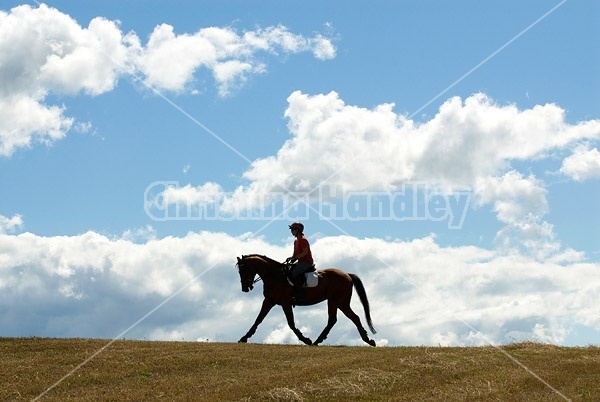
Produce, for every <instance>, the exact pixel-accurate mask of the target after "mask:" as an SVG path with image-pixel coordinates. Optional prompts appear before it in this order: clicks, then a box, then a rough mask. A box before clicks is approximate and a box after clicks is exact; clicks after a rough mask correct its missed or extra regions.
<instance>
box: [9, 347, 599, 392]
mask: <svg viewBox="0 0 600 402" xmlns="http://www.w3.org/2000/svg"><path fill="white" fill-rule="evenodd" d="M109 343H110V341H107V340H99V339H41V338H0V356H1V362H0V384H1V386H0V400H2V401H24V400H34V399H36V398H37V397H38V396H40V395H41V394H43V393H44V392H45V391H46V390H48V388H49V387H51V386H53V385H54V384H56V382H57V381H59V380H60V379H61V378H63V377H65V375H67V374H69V373H70V372H71V371H73V370H74V369H76V370H75V371H74V372H73V373H72V374H71V375H69V376H68V377H66V378H65V379H64V380H63V381H62V382H60V383H59V384H58V385H56V386H55V387H53V388H51V389H50V390H49V391H47V392H46V393H45V394H43V395H42V396H41V397H40V398H39V400H40V401H174V400H182V401H441V400H445V401H564V400H572V401H600V348H598V347H586V348H566V347H556V346H549V345H540V344H533V343H522V344H515V345H510V346H505V347H503V349H502V350H504V351H505V352H506V353H503V351H502V350H499V349H497V348H493V347H469V348H443V347H383V348H371V347H344V346H319V347H308V346H294V345H264V344H229V343H195V342H150V341H127V340H125V341H121V340H120V341H115V342H113V343H110V345H109V346H108V347H106V346H107V345H108V344H109ZM103 348H104V349H103ZM98 352H99V353H98ZM507 354H508V355H510V356H511V357H512V358H514V359H515V360H516V361H518V362H520V363H521V364H522V365H523V366H524V367H523V366H521V365H519V364H518V363H517V362H515V360H513V359H511V357H509V356H507ZM92 356H93V357H92ZM91 357H92V358H91ZM86 360H88V361H87V363H85V364H83V365H82V366H81V367H79V366H80V365H81V364H82V363H84V362H85V361H86ZM78 367H79V368H78ZM525 367H526V368H525ZM528 370H530V371H528ZM532 373H535V375H537V376H539V378H536V376H535V375H534V374H532ZM544 382H545V383H546V384H545V383H544Z"/></svg>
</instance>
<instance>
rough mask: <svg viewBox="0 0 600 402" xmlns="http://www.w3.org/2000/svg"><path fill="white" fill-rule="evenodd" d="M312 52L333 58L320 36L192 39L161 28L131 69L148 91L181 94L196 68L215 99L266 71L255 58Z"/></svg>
mask: <svg viewBox="0 0 600 402" xmlns="http://www.w3.org/2000/svg"><path fill="white" fill-rule="evenodd" d="M307 51H311V52H313V54H314V56H315V57H316V58H318V59H321V60H327V59H332V58H334V57H335V53H336V52H335V47H334V46H333V44H332V42H331V40H330V39H328V38H325V37H323V36H322V35H316V36H315V37H314V38H306V37H304V36H302V35H297V34H294V33H292V32H290V31H289V30H288V29H287V28H286V27H284V26H282V25H279V26H276V27H267V28H257V29H256V30H253V31H247V32H244V33H243V34H238V33H237V32H236V31H234V30H233V29H231V28H219V27H210V28H203V29H200V30H199V31H198V32H196V33H194V34H180V35H177V34H175V32H174V29H173V27H172V26H170V25H168V24H162V25H159V26H157V27H156V28H155V29H154V32H152V34H151V35H150V39H149V40H148V44H147V46H146V47H145V48H141V47H140V49H139V52H138V55H137V57H136V58H135V63H136V66H137V67H138V68H139V70H140V71H141V72H142V73H143V74H144V76H145V77H146V78H145V81H146V83H147V84H148V85H150V86H152V87H155V88H157V89H164V90H169V91H182V90H184V89H186V86H188V85H190V84H191V83H192V81H193V79H194V73H195V72H196V70H198V69H200V68H206V69H208V70H209V71H210V72H211V73H212V76H213V78H214V80H215V81H216V83H217V86H218V89H219V93H220V94H221V95H227V94H228V93H229V92H230V91H231V89H232V88H235V87H237V86H239V85H240V84H243V83H244V82H245V81H246V80H247V78H248V77H249V76H250V75H252V74H261V73H264V72H265V71H266V66H265V64H264V63H263V62H262V61H260V60H259V59H258V58H257V57H256V54H257V53H258V52H267V53H271V54H279V53H284V54H293V53H299V52H307Z"/></svg>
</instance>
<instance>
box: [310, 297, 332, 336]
mask: <svg viewBox="0 0 600 402" xmlns="http://www.w3.org/2000/svg"><path fill="white" fill-rule="evenodd" d="M337 309H338V306H337V304H335V303H332V302H331V301H329V302H328V303H327V313H328V317H329V318H328V320H327V326H326V327H325V328H324V329H323V332H321V335H319V337H318V338H317V340H316V341H315V343H313V345H315V346H317V345H318V344H320V343H321V342H323V341H324V340H325V339H327V335H329V331H331V328H333V326H334V325H335V323H336V322H337Z"/></svg>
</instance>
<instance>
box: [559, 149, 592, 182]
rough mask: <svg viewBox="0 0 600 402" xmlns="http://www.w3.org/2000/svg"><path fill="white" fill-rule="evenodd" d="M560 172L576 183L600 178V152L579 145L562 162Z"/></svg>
mask: <svg viewBox="0 0 600 402" xmlns="http://www.w3.org/2000/svg"><path fill="white" fill-rule="evenodd" d="M560 172H561V173H563V174H564V175H567V176H569V177H571V178H572V179H573V180H576V181H586V180H590V179H595V178H598V177H600V152H598V149H597V148H593V149H589V146H588V145H585V144H583V145H579V146H578V147H577V148H575V151H574V152H573V154H572V155H571V156H569V157H567V158H565V160H563V163H562V167H561V168H560Z"/></svg>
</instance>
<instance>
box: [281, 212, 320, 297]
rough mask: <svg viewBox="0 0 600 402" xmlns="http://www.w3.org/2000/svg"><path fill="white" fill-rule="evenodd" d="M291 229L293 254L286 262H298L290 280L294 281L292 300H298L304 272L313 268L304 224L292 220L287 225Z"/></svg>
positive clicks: (300, 295) (300, 294)
mask: <svg viewBox="0 0 600 402" xmlns="http://www.w3.org/2000/svg"><path fill="white" fill-rule="evenodd" d="M288 227H289V228H290V230H291V231H292V235H293V236H294V237H295V238H296V240H294V254H293V255H292V256H291V257H289V258H288V259H287V261H288V262H294V261H296V260H297V261H298V264H296V266H295V267H294V269H293V270H292V282H294V300H295V301H298V300H299V299H300V298H301V297H302V286H303V284H304V273H305V272H308V271H311V270H313V269H314V265H313V263H314V261H313V258H312V254H311V252H310V244H308V240H307V239H306V237H304V225H303V224H302V223H300V222H294V223H292V224H291V225H289V226H288Z"/></svg>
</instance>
